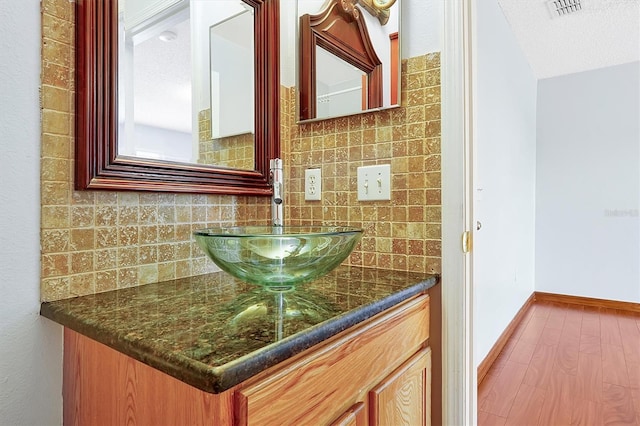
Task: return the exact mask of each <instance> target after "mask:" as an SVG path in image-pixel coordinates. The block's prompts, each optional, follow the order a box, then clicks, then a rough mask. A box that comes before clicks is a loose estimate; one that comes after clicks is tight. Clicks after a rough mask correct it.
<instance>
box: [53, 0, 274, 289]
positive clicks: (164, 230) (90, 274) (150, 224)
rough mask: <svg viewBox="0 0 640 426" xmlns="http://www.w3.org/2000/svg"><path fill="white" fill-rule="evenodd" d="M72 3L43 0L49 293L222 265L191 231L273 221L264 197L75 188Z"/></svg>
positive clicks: (162, 277)
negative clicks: (210, 257) (209, 255)
mask: <svg viewBox="0 0 640 426" xmlns="http://www.w3.org/2000/svg"><path fill="white" fill-rule="evenodd" d="M73 7H74V3H73V2H69V1H68V0H43V2H42V34H43V42H42V76H41V80H42V95H41V96H42V156H41V157H42V158H41V164H42V165H41V204H42V218H41V227H42V230H41V247H42V264H41V274H42V282H41V298H42V300H56V299H62V298H67V297H72V296H76V295H83V294H91V293H95V292H101V291H106V290H111V289H115V288H121V287H128V286H135V285H140V284H145V283H149V282H155V281H158V280H168V279H173V278H180V277H185V276H191V275H198V274H202V273H206V272H210V271H214V270H217V268H216V267H215V265H213V263H211V262H210V261H209V260H208V259H207V258H206V257H205V256H204V254H203V253H202V251H201V250H200V248H199V247H197V245H195V243H194V242H193V241H192V237H191V233H192V231H193V230H195V229H199V228H203V227H206V226H214V225H229V224H242V223H246V222H248V223H253V222H260V223H266V221H267V220H268V219H269V217H270V215H271V212H270V210H269V205H268V203H269V200H268V199H267V198H260V197H234V196H216V195H190V194H167V193H150V192H108V191H104V192H98V191H82V192H78V191H74V189H73V161H74V160H73V158H74V148H73V145H74V139H73V132H74V114H73V102H74V92H73V90H74V88H73V84H74V82H73V80H74V50H73V37H74V13H73Z"/></svg>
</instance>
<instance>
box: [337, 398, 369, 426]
mask: <svg viewBox="0 0 640 426" xmlns="http://www.w3.org/2000/svg"><path fill="white" fill-rule="evenodd" d="M331 426H367V412H366V411H365V409H364V403H363V402H358V403H357V404H356V405H354V406H353V407H351V408H349V409H348V410H347V412H346V413H344V414H343V415H341V416H340V417H339V418H338V420H336V421H335V422H333V423H331Z"/></svg>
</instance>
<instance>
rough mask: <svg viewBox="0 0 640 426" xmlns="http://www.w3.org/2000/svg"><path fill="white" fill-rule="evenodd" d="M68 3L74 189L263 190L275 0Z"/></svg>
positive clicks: (273, 127) (272, 109)
mask: <svg viewBox="0 0 640 426" xmlns="http://www.w3.org/2000/svg"><path fill="white" fill-rule="evenodd" d="M124 5H125V2H124V0H119V1H118V0H104V1H101V2H96V1H80V2H77V3H76V16H77V18H76V19H77V23H76V43H77V46H76V52H77V53H76V70H77V71H76V76H77V77H76V179H75V182H76V189H111V190H150V191H171V192H197V193H217V194H245V195H270V194H271V187H270V185H269V176H268V174H269V160H270V159H271V158H276V157H279V156H280V154H279V151H280V142H279V135H280V126H279V104H280V99H279V96H280V92H279V86H280V82H279V62H278V55H279V52H278V46H279V40H278V37H279V31H278V26H279V6H278V1H277V0H219V1H216V2H211V1H205V0H191V1H189V0H127V1H126V8H125V7H124Z"/></svg>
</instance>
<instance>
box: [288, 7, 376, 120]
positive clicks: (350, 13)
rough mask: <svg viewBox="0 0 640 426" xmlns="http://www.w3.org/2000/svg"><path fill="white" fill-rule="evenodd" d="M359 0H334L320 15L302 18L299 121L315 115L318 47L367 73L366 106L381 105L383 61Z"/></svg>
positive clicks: (369, 107) (312, 117)
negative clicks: (373, 41)
mask: <svg viewBox="0 0 640 426" xmlns="http://www.w3.org/2000/svg"><path fill="white" fill-rule="evenodd" d="M356 3H357V0H332V1H331V3H330V4H329V6H328V7H327V8H326V9H325V10H324V11H323V12H321V13H319V14H318V15H309V14H305V15H303V16H301V17H300V52H299V58H300V69H299V77H298V84H299V86H300V88H299V90H300V95H299V96H300V116H299V117H298V118H299V119H300V120H311V119H314V118H316V46H319V47H322V48H323V49H325V50H327V51H328V52H330V53H332V54H333V55H335V56H337V57H338V58H340V59H342V60H344V61H345V62H347V63H349V64H351V65H353V66H355V67H356V68H358V69H360V70H362V71H363V72H364V73H365V74H367V109H373V108H380V107H381V106H382V62H381V61H380V59H379V58H378V56H377V55H376V52H375V49H374V48H373V44H372V43H371V39H370V38H369V32H368V31H367V24H366V23H365V20H364V18H363V16H362V14H361V11H360V9H359V8H358V7H357V6H356V5H355V4H356Z"/></svg>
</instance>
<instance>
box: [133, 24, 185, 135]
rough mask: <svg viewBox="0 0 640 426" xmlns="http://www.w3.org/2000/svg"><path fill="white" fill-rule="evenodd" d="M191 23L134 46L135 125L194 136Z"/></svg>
mask: <svg viewBox="0 0 640 426" xmlns="http://www.w3.org/2000/svg"><path fill="white" fill-rule="evenodd" d="M190 23H191V21H190V19H186V20H184V21H182V22H180V23H178V24H177V25H175V26H172V27H170V28H168V29H166V30H162V31H160V32H159V34H158V35H157V36H155V37H151V38H149V39H147V40H145V41H143V42H141V43H139V44H136V45H134V54H133V57H134V65H133V69H134V75H133V79H134V98H135V103H134V113H133V114H134V119H135V122H136V123H140V124H143V125H147V126H153V127H158V128H162V129H171V130H176V131H180V132H186V133H191V128H192V117H191V24H190ZM159 88H162V89H161V90H158V89H159Z"/></svg>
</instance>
